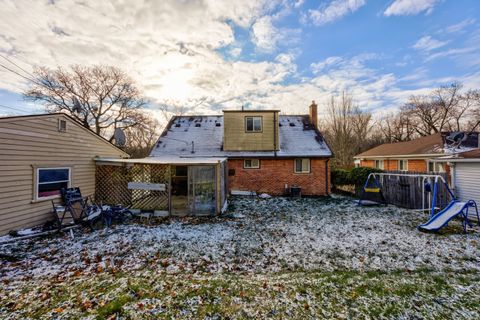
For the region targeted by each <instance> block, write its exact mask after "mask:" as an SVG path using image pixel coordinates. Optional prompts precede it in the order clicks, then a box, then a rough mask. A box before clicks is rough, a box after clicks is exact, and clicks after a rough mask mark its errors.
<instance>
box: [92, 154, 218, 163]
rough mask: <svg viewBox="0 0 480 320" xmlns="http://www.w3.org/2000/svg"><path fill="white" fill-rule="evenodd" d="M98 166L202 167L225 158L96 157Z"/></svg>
mask: <svg viewBox="0 0 480 320" xmlns="http://www.w3.org/2000/svg"><path fill="white" fill-rule="evenodd" d="M94 160H95V161H96V162H97V164H98V165H102V164H109V163H111V164H114V163H117V164H121V163H125V164H128V163H130V164H135V163H137V164H173V165H202V164H217V163H221V162H224V161H226V160H227V158H226V157H191V158H190V157H189V158H187V157H176V156H165V157H147V158H141V159H121V158H102V157H96V158H95V159H94Z"/></svg>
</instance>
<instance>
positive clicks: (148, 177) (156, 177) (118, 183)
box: [95, 164, 170, 210]
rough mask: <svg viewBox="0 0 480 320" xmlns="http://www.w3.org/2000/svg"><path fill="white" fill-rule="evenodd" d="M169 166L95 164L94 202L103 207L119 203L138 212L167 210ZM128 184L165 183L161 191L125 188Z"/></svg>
mask: <svg viewBox="0 0 480 320" xmlns="http://www.w3.org/2000/svg"><path fill="white" fill-rule="evenodd" d="M169 181H170V166H169V165H154V164H135V165H133V166H112V165H97V168H96V191H95V199H96V201H97V202H102V203H104V204H122V205H124V206H128V207H130V208H134V209H141V210H168V203H169V201H168V200H169ZM129 182H145V183H160V184H165V186H166V188H165V191H157V190H138V189H133V190H132V189H128V183H129Z"/></svg>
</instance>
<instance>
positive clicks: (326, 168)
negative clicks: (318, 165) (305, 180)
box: [325, 158, 330, 196]
mask: <svg viewBox="0 0 480 320" xmlns="http://www.w3.org/2000/svg"><path fill="white" fill-rule="evenodd" d="M328 161H330V158H327V161H325V193H326V194H327V196H329V194H328Z"/></svg>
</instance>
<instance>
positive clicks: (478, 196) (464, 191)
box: [435, 149, 480, 209]
mask: <svg viewBox="0 0 480 320" xmlns="http://www.w3.org/2000/svg"><path fill="white" fill-rule="evenodd" d="M435 161H436V162H439V163H445V164H448V166H449V167H450V177H451V184H452V186H453V189H454V192H455V196H456V197H457V198H458V199H459V200H460V201H468V200H474V201H475V202H476V203H477V205H479V206H480V187H479V186H480V185H479V181H480V149H474V150H471V151H467V152H462V153H459V154H455V155H450V156H445V157H442V158H438V159H437V160H435ZM479 209H480V208H479Z"/></svg>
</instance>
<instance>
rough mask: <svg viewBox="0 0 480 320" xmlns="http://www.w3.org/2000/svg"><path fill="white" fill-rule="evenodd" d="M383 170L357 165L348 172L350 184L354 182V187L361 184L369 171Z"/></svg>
mask: <svg viewBox="0 0 480 320" xmlns="http://www.w3.org/2000/svg"><path fill="white" fill-rule="evenodd" d="M375 172H383V171H382V170H380V169H375V168H367V167H358V168H353V169H352V170H351V171H350V174H349V176H350V177H349V181H350V184H354V185H355V186H356V187H360V186H363V185H364V184H365V181H367V178H368V175H369V174H370V173H375Z"/></svg>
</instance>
